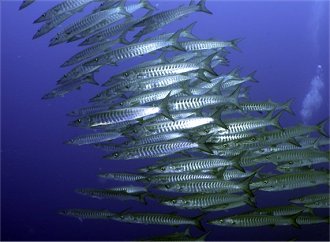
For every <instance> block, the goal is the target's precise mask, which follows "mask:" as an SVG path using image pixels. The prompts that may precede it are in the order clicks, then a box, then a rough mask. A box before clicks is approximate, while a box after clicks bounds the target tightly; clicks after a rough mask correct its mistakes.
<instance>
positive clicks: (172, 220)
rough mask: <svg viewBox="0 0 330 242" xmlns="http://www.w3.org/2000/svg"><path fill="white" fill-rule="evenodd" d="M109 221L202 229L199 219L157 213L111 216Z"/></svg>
mask: <svg viewBox="0 0 330 242" xmlns="http://www.w3.org/2000/svg"><path fill="white" fill-rule="evenodd" d="M111 219H114V220H117V221H120V222H126V223H138V224H161V225H172V226H177V225H189V224H190V225H195V226H197V227H198V228H200V229H203V227H202V225H201V223H200V218H199V217H195V218H186V217H181V216H178V215H174V214H157V213H125V214H118V215H115V216H112V217H111Z"/></svg>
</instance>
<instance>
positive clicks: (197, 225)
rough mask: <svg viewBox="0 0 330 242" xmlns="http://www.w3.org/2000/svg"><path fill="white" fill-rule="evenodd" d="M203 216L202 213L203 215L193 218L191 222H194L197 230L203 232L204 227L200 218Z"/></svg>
mask: <svg viewBox="0 0 330 242" xmlns="http://www.w3.org/2000/svg"><path fill="white" fill-rule="evenodd" d="M204 215H205V214H204V213H203V214H201V215H198V216H196V217H194V218H193V220H194V222H195V226H196V227H197V228H199V229H200V230H202V231H205V228H204V226H203V224H202V218H203V217H204Z"/></svg>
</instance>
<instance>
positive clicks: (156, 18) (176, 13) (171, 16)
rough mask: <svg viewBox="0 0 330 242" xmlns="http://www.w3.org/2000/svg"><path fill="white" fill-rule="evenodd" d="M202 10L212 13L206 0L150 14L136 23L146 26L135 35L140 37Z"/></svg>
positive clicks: (139, 25)
mask: <svg viewBox="0 0 330 242" xmlns="http://www.w3.org/2000/svg"><path fill="white" fill-rule="evenodd" d="M197 11H201V12H205V13H208V14H212V13H211V12H210V11H209V10H208V9H207V8H206V7H205V0H201V1H200V2H199V3H198V4H197V5H194V4H190V5H189V6H181V7H178V8H175V9H170V10H166V11H163V12H160V13H157V14H155V15H152V16H150V17H149V18H146V19H144V20H142V21H141V22H138V23H137V24H135V26H138V27H142V26H143V27H144V28H143V29H142V30H141V31H140V32H139V33H137V34H136V35H134V37H135V38H138V39H139V38H140V37H142V36H143V35H145V34H148V33H150V32H153V31H154V30H157V29H160V28H162V27H163V26H165V25H167V24H169V23H171V22H173V21H175V20H177V19H179V18H182V17H183V16H186V15H189V14H191V13H194V12H197Z"/></svg>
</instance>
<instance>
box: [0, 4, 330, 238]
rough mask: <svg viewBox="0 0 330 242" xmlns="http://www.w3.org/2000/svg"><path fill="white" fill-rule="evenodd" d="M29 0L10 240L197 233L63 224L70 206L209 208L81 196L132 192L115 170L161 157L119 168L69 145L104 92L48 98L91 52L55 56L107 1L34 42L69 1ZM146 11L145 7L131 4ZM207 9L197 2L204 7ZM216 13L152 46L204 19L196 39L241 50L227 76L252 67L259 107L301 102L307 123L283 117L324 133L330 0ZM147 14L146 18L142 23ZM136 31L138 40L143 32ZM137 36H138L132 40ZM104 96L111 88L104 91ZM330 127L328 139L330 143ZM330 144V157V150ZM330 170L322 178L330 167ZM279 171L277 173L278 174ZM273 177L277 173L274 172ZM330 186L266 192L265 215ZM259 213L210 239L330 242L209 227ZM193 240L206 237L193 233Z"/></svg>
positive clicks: (314, 231) (284, 231) (315, 229)
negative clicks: (81, 116)
mask: <svg viewBox="0 0 330 242" xmlns="http://www.w3.org/2000/svg"><path fill="white" fill-rule="evenodd" d="M21 2H22V1H12V0H7V1H6V0H3V1H1V240H3V241H13V240H36V241H38V240H39V241H41V240H42V241H48V240H49V241H50V240H82V241H92V240H108V241H111V240H121V241H123V240H124V241H132V240H143V239H149V238H153V237H160V236H163V235H167V234H173V233H175V232H178V231H180V232H182V231H184V230H185V229H186V227H187V226H185V225H180V226H165V225H153V224H150V225H145V224H134V223H121V222H118V221H115V220H111V219H109V220H104V219H99V220H98V219H84V220H79V219H76V218H73V217H67V216H61V215H60V214H59V211H61V210H64V209H69V208H77V209H78V208H79V209H95V210H101V209H105V210H109V211H111V212H114V213H119V212H121V211H124V210H126V209H129V211H134V212H148V213H164V214H171V213H173V212H177V214H179V215H182V216H186V217H195V216H198V215H200V214H201V211H199V210H176V209H175V208H174V207H170V206H162V205H160V204H159V203H157V202H156V201H154V200H152V199H149V198H147V204H146V205H145V204H143V203H137V202H136V201H121V200H116V199H94V198H91V197H87V196H81V194H78V193H77V192H75V191H76V189H78V188H100V187H102V188H109V187H113V186H121V185H122V183H120V182H118V181H112V180H105V179H102V178H100V177H98V174H100V173H105V172H130V173H134V172H136V171H137V170H138V169H140V168H143V167H145V166H149V165H153V164H154V163H153V162H154V161H155V159H152V160H150V159H143V158H140V159H132V160H125V159H122V160H107V159H103V158H102V157H103V156H104V155H106V153H105V152H104V151H102V150H100V149H96V148H95V147H93V146H91V145H86V146H74V145H68V144H65V141H67V140H69V139H70V138H72V137H76V136H79V135H81V134H86V133H87V132H84V131H87V130H84V129H78V128H76V127H72V126H69V125H68V123H69V122H71V121H72V120H74V119H72V117H69V116H67V113H69V112H70V111H72V110H75V109H77V108H79V107H83V106H87V105H88V104H89V102H88V100H89V99H90V98H91V97H93V96H95V95H96V94H97V93H99V92H100V91H101V90H104V89H105V88H104V87H101V86H97V85H89V84H86V85H84V86H82V87H81V89H79V90H75V91H73V92H71V93H68V94H66V95H64V97H56V98H54V99H46V100H44V99H41V98H42V97H43V96H44V95H45V93H48V92H49V91H50V90H51V89H53V88H54V87H55V84H56V81H57V80H58V79H59V78H60V77H61V76H63V75H64V74H65V73H66V72H68V71H69V70H70V69H71V68H70V67H67V68H61V67H60V65H61V64H63V62H64V61H65V60H67V59H68V58H70V57H71V56H72V55H74V54H76V53H77V52H78V51H80V50H82V47H80V46H78V43H80V42H81V41H78V42H77V41H75V42H72V43H64V44H60V45H56V46H51V47H49V41H50V39H51V38H52V37H54V36H55V34H56V33H57V32H59V31H60V30H61V29H63V27H64V26H66V25H67V24H68V22H72V21H73V20H77V19H79V18H81V17H82V16H85V15H86V14H87V13H90V12H91V11H92V10H93V9H94V8H95V7H97V6H98V5H99V2H97V1H94V2H93V3H91V4H90V5H88V6H86V8H85V9H84V10H83V11H81V12H78V13H77V14H76V15H75V16H73V19H69V20H68V22H64V23H62V24H61V25H60V26H59V27H57V28H56V29H54V30H52V31H51V32H50V33H48V34H46V35H45V36H42V37H40V38H38V39H34V40H32V37H33V35H34V34H35V32H36V31H37V29H38V28H39V27H40V26H39V25H37V24H33V21H34V20H35V19H37V18H38V17H39V16H40V15H41V14H42V13H43V12H45V11H46V10H48V9H50V8H51V7H52V6H54V5H55V4H57V3H58V2H60V1H40V0H37V1H36V2H34V3H33V4H31V5H30V6H28V7H27V8H25V9H22V10H18V9H19V6H20V4H21ZM127 2H128V3H131V2H132V3H136V2H138V1H130V0H128V1H127ZM150 2H151V4H152V5H153V6H156V7H157V11H164V10H167V9H173V8H176V7H178V6H180V5H182V4H183V5H189V1H188V0H179V1H170V0H168V1H165V0H163V1H156V0H150ZM196 2H197V1H196ZM206 6H207V9H209V10H210V11H211V12H212V13H213V14H212V15H209V14H205V13H203V12H195V13H192V14H190V15H188V16H187V17H184V18H182V19H180V20H177V21H175V22H173V23H170V24H168V25H166V26H164V27H163V28H161V29H160V30H157V31H156V32H154V33H152V34H150V35H149V36H157V35H159V34H162V33H166V32H175V31H177V30H178V29H179V28H183V27H185V26H187V25H189V24H190V23H192V22H194V21H196V22H197V23H196V25H195V26H194V28H193V30H192V33H193V34H194V35H195V36H198V38H200V39H205V40H208V39H214V40H221V41H225V40H232V39H236V38H240V39H242V40H241V41H240V42H238V47H239V49H240V50H241V51H237V50H235V49H230V48H229V49H228V51H229V52H230V53H229V54H228V56H227V57H226V58H227V59H228V60H229V65H228V66H219V67H217V69H216V72H217V73H229V72H230V71H231V70H233V69H234V68H237V67H241V75H248V74H249V73H251V72H253V71H256V74H255V76H254V78H255V79H256V80H257V81H258V82H257V83H256V82H248V83H245V86H249V87H250V88H249V98H250V100H251V101H266V100H268V99H271V100H272V101H274V102H277V103H284V102H286V101H288V100H289V99H291V98H293V99H294V101H293V103H292V105H291V108H292V110H293V112H294V113H295V115H291V114H290V113H288V112H283V113H282V115H281V118H280V123H281V125H282V126H283V127H289V126H294V125H297V124H305V125H316V124H317V123H319V122H320V121H322V120H324V119H325V118H328V117H329V2H328V1H317V0H315V1H222V0H207V1H206ZM145 12H146V11H145V10H138V11H137V16H138V17H141V16H142V14H144V13H145ZM134 33H135V32H134ZM129 38H132V37H131V34H130V36H129ZM159 53H160V51H159V52H158V53H156V54H155V53H151V54H146V55H143V56H141V57H138V58H135V59H134V60H133V59H131V60H128V61H123V62H120V63H118V65H117V66H114V65H113V66H106V67H104V68H102V69H101V70H100V72H96V73H95V80H96V81H97V82H98V83H101V84H102V83H104V82H105V81H106V80H108V79H109V77H110V76H112V75H116V74H118V73H121V72H124V71H126V70H127V69H129V68H131V67H132V66H133V65H135V64H138V63H142V62H144V61H148V60H153V59H155V58H158V56H159ZM101 88H102V89H101ZM328 125H329V123H328V122H327V123H326V128H325V129H326V132H327V133H329V128H328ZM328 147H329V146H327V147H326V148H327V150H328ZM328 164H329V163H323V164H319V165H318V166H317V168H328V167H329V166H328ZM267 169H268V170H267ZM264 172H265V173H266V174H267V173H268V174H270V173H271V172H272V169H270V168H269V167H268V166H267V167H266V168H265V170H264ZM327 192H329V186H328V185H327V184H321V185H319V186H314V187H307V188H300V189H295V190H290V191H283V192H282V191H280V192H263V191H256V192H255V194H254V195H255V198H256V201H257V202H256V205H257V207H273V206H278V205H285V204H288V200H289V199H292V198H296V197H299V196H303V195H308V194H314V193H327ZM250 210H251V208H250V207H249V206H247V205H245V206H242V207H238V208H233V209H228V210H224V211H216V212H211V213H205V217H204V218H203V220H202V223H203V225H204V227H205V229H206V231H207V232H210V233H209V234H208V235H207V237H206V240H208V241H228V240H233V241H247V240H248V241H253V240H260V241H261V240H265V241H267V240H268V241H269V240H282V241H288V240H293V239H294V240H298V241H299V240H313V241H329V240H330V236H329V224H328V223H319V224H310V225H301V227H300V228H295V227H294V226H290V225H289V226H277V225H276V226H264V227H222V226H214V225H209V224H207V223H206V221H209V220H214V219H216V218H219V217H225V216H231V215H235V214H238V213H243V212H247V211H250ZM315 215H317V216H320V217H328V216H329V209H316V210H315ZM190 233H191V235H192V237H194V238H197V237H200V236H202V235H203V234H205V232H204V231H201V230H200V229H198V228H197V227H195V226H191V228H190Z"/></svg>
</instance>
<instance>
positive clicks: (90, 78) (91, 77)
mask: <svg viewBox="0 0 330 242" xmlns="http://www.w3.org/2000/svg"><path fill="white" fill-rule="evenodd" d="M84 82H87V83H90V84H93V85H96V86H99V85H100V84H99V83H98V82H97V81H95V78H94V74H93V73H92V74H90V75H88V76H86V77H85V78H84Z"/></svg>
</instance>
